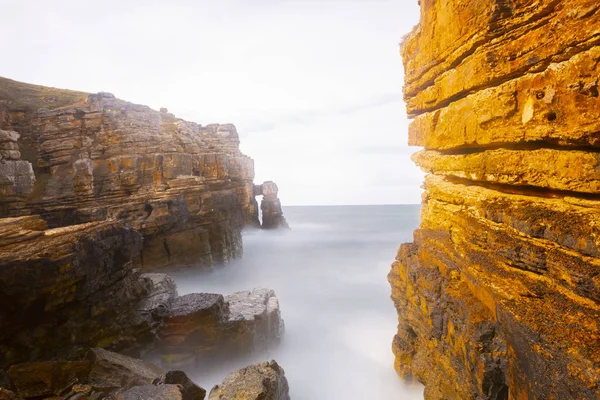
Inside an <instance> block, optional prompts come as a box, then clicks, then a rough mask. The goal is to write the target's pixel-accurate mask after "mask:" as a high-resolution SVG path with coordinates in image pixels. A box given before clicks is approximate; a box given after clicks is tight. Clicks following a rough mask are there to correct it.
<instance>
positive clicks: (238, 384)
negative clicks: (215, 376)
mask: <svg viewBox="0 0 600 400" xmlns="http://www.w3.org/2000/svg"><path fill="white" fill-rule="evenodd" d="M230 399H245V400H290V395H289V386H288V382H287V379H286V377H285V372H284V371H283V368H281V367H280V366H279V364H277V362H275V361H269V362H262V363H260V364H254V365H250V366H248V367H246V368H242V369H240V370H239V371H236V372H232V373H231V374H229V375H228V376H227V377H226V378H225V380H224V381H223V382H222V383H221V384H220V385H216V386H215V387H214V388H212V390H211V391H210V394H209V396H208V400H230Z"/></svg>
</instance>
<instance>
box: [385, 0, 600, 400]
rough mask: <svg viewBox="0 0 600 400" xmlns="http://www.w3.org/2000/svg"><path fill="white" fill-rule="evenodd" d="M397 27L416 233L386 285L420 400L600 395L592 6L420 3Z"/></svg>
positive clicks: (405, 365)
mask: <svg viewBox="0 0 600 400" xmlns="http://www.w3.org/2000/svg"><path fill="white" fill-rule="evenodd" d="M420 3H421V23H420V25H419V26H418V27H417V28H415V30H414V31H413V32H412V33H411V34H410V35H409V36H408V37H407V38H406V40H405V42H404V44H403V47H402V54H403V57H404V63H405V70H406V77H405V79H406V82H405V83H406V84H405V92H404V93H405V99H406V101H407V110H408V113H409V115H410V116H411V117H414V121H413V122H412V123H411V126H410V128H409V141H410V143H411V144H413V145H418V146H423V147H425V150H424V151H423V152H420V153H418V154H417V155H415V156H414V160H415V161H416V162H417V163H418V164H419V165H420V166H421V167H422V168H423V169H424V170H425V171H426V172H428V173H429V174H430V175H429V176H428V177H427V178H426V182H425V194H424V196H423V208H422V214H421V225H420V228H419V229H418V230H417V231H416V232H415V234H414V243H410V244H404V245H402V246H401V248H400V250H399V253H398V257H397V261H396V262H395V263H394V264H393V266H392V271H391V272H390V275H389V280H390V282H391V285H392V299H393V301H394V304H395V306H396V308H397V310H398V319H399V327H398V333H397V335H396V337H395V338H394V342H393V350H394V354H395V356H396V365H395V367H396V369H397V370H398V372H399V373H400V374H401V375H402V376H406V377H415V378H417V379H418V380H420V381H422V382H423V383H425V385H426V388H425V397H426V399H448V398H461V399H467V398H473V399H495V400H503V399H509V398H510V399H550V398H556V399H558V398H561V399H563V398H564V399H567V398H577V399H596V398H598V397H599V396H600V388H599V386H598V382H600V328H599V326H598V323H597V322H598V320H600V307H599V305H598V301H599V299H600V297H599V291H598V288H599V285H598V279H597V276H598V268H600V261H599V258H598V257H599V252H598V248H599V246H600V243H599V242H598V240H597V236H598V228H597V226H598V222H599V221H600V211H599V210H600V203H599V201H598V200H599V198H598V195H600V187H599V186H598V179H599V178H600V176H598V168H597V164H598V160H597V149H598V145H599V142H598V135H597V132H598V130H599V127H598V118H597V117H596V116H597V114H598V110H600V100H599V97H598V95H597V76H598V72H599V71H598V56H599V54H600V53H599V52H600V47H598V46H599V45H600V41H599V37H598V31H599V29H600V14H599V12H598V11H599V10H600V8H599V6H598V4H597V2H596V1H591V0H588V1H586V0H572V1H563V2H556V1H550V0H548V1H540V2H514V1H513V2H494V1H483V2H470V3H468V4H467V3H464V2H458V1H450V2H445V3H440V2H437V3H436V2H431V1H421V2H420Z"/></svg>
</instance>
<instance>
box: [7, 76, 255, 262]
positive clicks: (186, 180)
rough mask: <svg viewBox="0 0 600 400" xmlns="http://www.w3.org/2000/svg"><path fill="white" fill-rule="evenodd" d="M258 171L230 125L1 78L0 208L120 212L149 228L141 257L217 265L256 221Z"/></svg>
mask: <svg viewBox="0 0 600 400" xmlns="http://www.w3.org/2000/svg"><path fill="white" fill-rule="evenodd" d="M253 179H254V162H253V161H252V159H251V158H249V157H247V156H245V155H243V154H242V153H241V152H240V150H239V137H238V134H237V131H236V129H235V127H234V126H233V125H231V124H225V125H217V124H213V125H207V126H201V125H198V124H195V123H192V122H187V121H184V120H182V119H179V118H175V116H174V115H173V114H171V113H169V112H168V111H167V110H166V109H161V111H154V110H152V109H150V108H149V107H146V106H141V105H137V104H132V103H128V102H125V101H122V100H118V99H116V98H115V96H113V95H112V94H109V93H98V94H88V93H82V92H75V91H69V90H60V89H53V88H47V87H43V86H36V85H29V84H25V83H21V82H15V81H12V80H8V79H4V78H0V194H1V195H2V196H0V218H2V217H16V216H22V215H41V216H42V218H43V219H44V220H45V221H46V222H47V223H48V225H49V227H50V228H56V227H61V226H68V225H78V224H83V223H90V222H97V221H105V220H114V221H119V222H120V223H122V224H123V225H125V226H127V227H130V228H132V229H134V230H135V231H137V232H140V233H141V234H142V236H143V238H144V240H143V245H142V246H143V248H142V251H141V253H140V256H139V257H137V259H136V260H135V264H136V266H139V267H142V268H144V269H156V268H161V267H169V266H185V265H195V266H197V265H206V266H211V265H215V264H220V263H224V262H228V261H230V260H232V259H234V258H238V257H240V256H241V254H242V240H241V230H242V228H243V227H244V226H245V225H258V206H257V202H256V200H255V198H254V184H253Z"/></svg>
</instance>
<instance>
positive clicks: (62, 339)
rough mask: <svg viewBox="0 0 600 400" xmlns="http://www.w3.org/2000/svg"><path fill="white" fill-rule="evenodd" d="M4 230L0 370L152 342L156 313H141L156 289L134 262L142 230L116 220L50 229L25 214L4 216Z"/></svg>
mask: <svg viewBox="0 0 600 400" xmlns="http://www.w3.org/2000/svg"><path fill="white" fill-rule="evenodd" d="M0 233H2V237H1V238H0V299H1V303H2V307H1V308H0V326H2V330H1V331H0V369H2V368H5V367H7V366H10V365H12V364H14V363H17V362H25V361H36V360H42V359H52V358H56V357H60V358H62V359H69V358H72V357H77V356H78V355H80V353H81V351H83V349H85V348H89V347H96V346H101V347H108V348H112V349H116V350H124V349H133V348H136V347H137V346H138V345H139V344H140V343H144V342H147V341H151V340H152V337H153V336H154V332H153V331H152V330H153V326H154V325H155V323H154V321H153V318H154V317H153V315H152V312H151V310H148V314H146V315H139V316H138V314H139V313H138V311H137V308H138V305H140V304H141V302H142V301H143V299H144V298H145V297H146V296H148V295H149V294H150V292H151V291H152V290H153V286H152V283H151V281H149V280H148V279H144V278H142V277H141V276H140V272H139V271H136V270H134V269H133V267H132V260H133V259H134V257H135V255H136V254H137V253H139V251H140V249H141V247H142V239H141V236H140V235H139V234H138V233H137V232H135V231H133V230H131V229H128V228H124V227H122V226H120V225H119V224H117V223H114V222H90V223H87V224H81V225H74V226H68V227H61V228H54V229H47V227H46V223H45V221H43V220H42V219H41V218H39V217H38V216H27V217H18V218H6V219H0ZM134 316H137V317H135V318H134Z"/></svg>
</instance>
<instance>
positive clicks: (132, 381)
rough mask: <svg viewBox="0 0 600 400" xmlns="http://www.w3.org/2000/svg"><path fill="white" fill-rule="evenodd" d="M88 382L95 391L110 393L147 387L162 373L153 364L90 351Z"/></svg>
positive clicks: (99, 350) (108, 353) (95, 350)
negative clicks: (135, 387) (140, 386)
mask: <svg viewBox="0 0 600 400" xmlns="http://www.w3.org/2000/svg"><path fill="white" fill-rule="evenodd" d="M89 359H90V361H91V369H90V374H89V377H88V380H89V382H90V385H91V386H92V387H93V388H94V389H95V390H104V391H111V390H117V389H129V388H132V387H134V386H138V385H149V384H151V383H152V382H153V381H154V380H155V379H156V378H157V377H159V376H161V375H162V374H163V373H164V371H163V370H162V369H160V368H159V367H157V366H156V365H154V364H151V363H148V362H145V361H141V360H137V359H135V358H131V357H127V356H124V355H122V354H118V353H113V352H111V351H106V350H104V349H92V350H91V351H90V355H89Z"/></svg>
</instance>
